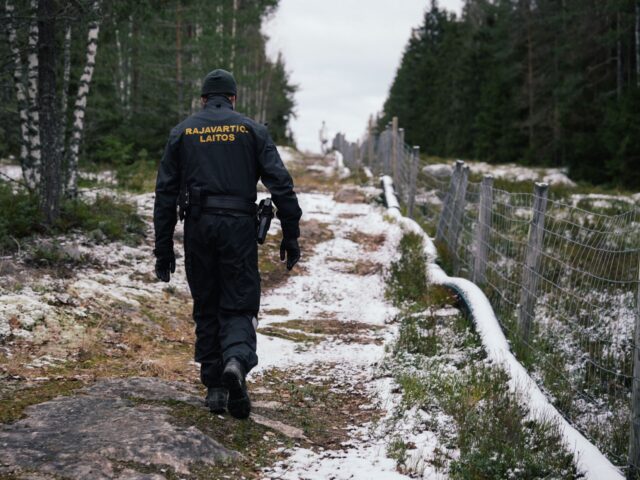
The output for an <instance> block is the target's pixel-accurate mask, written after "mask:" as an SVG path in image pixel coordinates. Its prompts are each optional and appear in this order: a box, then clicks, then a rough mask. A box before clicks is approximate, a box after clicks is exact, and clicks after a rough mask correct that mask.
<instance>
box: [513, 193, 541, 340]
mask: <svg viewBox="0 0 640 480" xmlns="http://www.w3.org/2000/svg"><path fill="white" fill-rule="evenodd" d="M548 194H549V185H548V184H546V183H536V185H535V189H534V200H533V216H532V217H531V224H530V225H529V238H528V240H527V248H526V254H525V264H524V268H523V270H522V290H521V291H520V305H519V308H518V330H519V332H520V338H521V340H523V341H525V342H528V341H529V335H530V334H531V323H532V320H533V314H534V308H535V304H536V296H537V293H538V292H537V290H538V274H539V270H540V259H541V257H542V248H543V244H542V243H543V240H544V216H545V212H546V210H547V196H548Z"/></svg>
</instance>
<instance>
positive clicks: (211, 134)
mask: <svg viewBox="0 0 640 480" xmlns="http://www.w3.org/2000/svg"><path fill="white" fill-rule="evenodd" d="M236 95H237V86H236V81H235V79H234V78H233V76H232V75H231V74H230V73H229V72H227V71H225V70H221V69H218V70H214V71H212V72H210V73H209V74H208V75H207V76H206V77H205V78H204V82H203V84H202V92H201V101H202V104H203V109H202V110H201V111H200V112H197V113H195V114H193V115H191V116H190V117H188V118H187V119H186V120H184V121H183V122H182V123H180V124H178V125H177V126H176V127H174V128H173V129H172V130H171V133H170V135H169V141H168V142H167V145H166V148H165V152H164V156H163V158H162V161H161V163H160V167H159V169H158V177H157V181H156V197H155V205H154V212H153V221H154V227H155V249H154V254H155V256H156V268H155V270H156V276H157V277H158V279H159V280H162V281H164V282H168V281H169V279H170V275H171V273H173V272H174V271H175V254H174V250H173V233H174V228H175V225H176V222H177V218H178V216H180V218H181V219H182V218H184V217H186V220H185V225H184V249H185V269H186V273H187V281H188V283H189V288H190V290H191V295H192V297H193V318H194V321H195V324H196V345H195V361H196V362H199V363H200V378H201V380H202V383H203V384H204V385H205V386H206V387H207V399H206V403H207V405H208V407H209V409H210V410H211V411H212V412H215V413H222V412H224V410H225V407H226V408H227V409H228V411H229V413H230V414H231V415H232V416H234V417H236V418H247V417H248V416H249V414H250V412H251V402H250V400H249V395H248V393H247V387H246V382H245V377H246V375H247V373H248V372H249V371H250V370H251V369H252V368H253V367H255V366H256V365H257V363H258V357H257V355H256V328H257V320H256V319H257V315H258V309H259V306H260V274H259V273H258V247H257V242H256V226H257V225H256V205H255V201H256V184H257V182H258V180H261V181H262V183H263V184H264V185H265V186H266V187H267V189H268V190H269V191H270V193H271V195H272V199H273V203H274V204H275V206H276V207H277V212H278V213H277V215H278V218H279V219H280V223H281V226H282V236H283V238H282V242H281V245H280V258H281V260H283V261H285V260H286V265H287V268H288V269H289V270H291V268H293V266H294V265H295V264H296V262H297V261H298V259H299V258H300V248H299V246H298V237H299V235H300V231H299V227H298V224H299V220H300V217H301V215H302V211H301V210H300V206H299V205H298V199H297V197H296V194H295V192H294V190H293V181H292V179H291V176H290V175H289V172H288V171H287V169H286V168H285V166H284V164H283V162H282V160H281V159H280V156H279V154H278V151H277V149H276V147H275V145H274V143H273V141H272V139H271V137H270V136H269V133H268V132H267V129H266V127H265V126H263V125H260V124H258V123H256V122H254V121H253V120H251V119H249V118H247V117H245V116H243V115H242V114H240V113H238V112H236V111H235V110H234V107H235V101H236ZM176 207H179V208H176ZM176 210H178V213H177V212H176Z"/></svg>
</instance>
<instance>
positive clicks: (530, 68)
mask: <svg viewBox="0 0 640 480" xmlns="http://www.w3.org/2000/svg"><path fill="white" fill-rule="evenodd" d="M525 8H526V16H527V90H528V92H527V103H528V107H529V122H528V123H529V149H530V150H531V151H532V150H533V135H534V130H533V109H534V102H535V96H534V92H533V39H532V35H531V30H532V27H531V2H530V0H527V1H526V2H525Z"/></svg>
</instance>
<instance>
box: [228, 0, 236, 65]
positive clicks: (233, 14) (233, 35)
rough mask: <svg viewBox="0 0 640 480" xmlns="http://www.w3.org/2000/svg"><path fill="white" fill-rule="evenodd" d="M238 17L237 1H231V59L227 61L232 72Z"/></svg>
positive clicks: (234, 59)
mask: <svg viewBox="0 0 640 480" xmlns="http://www.w3.org/2000/svg"><path fill="white" fill-rule="evenodd" d="M237 15H238V0H233V11H232V12H231V40H230V43H231V58H230V59H229V69H230V70H231V71H232V72H233V68H234V65H235V61H236V28H237V21H238V20H237V18H236V17H237Z"/></svg>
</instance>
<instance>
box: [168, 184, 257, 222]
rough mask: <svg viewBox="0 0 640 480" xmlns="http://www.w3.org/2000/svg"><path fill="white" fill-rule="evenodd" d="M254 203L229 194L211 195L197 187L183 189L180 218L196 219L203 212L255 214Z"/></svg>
mask: <svg viewBox="0 0 640 480" xmlns="http://www.w3.org/2000/svg"><path fill="white" fill-rule="evenodd" d="M256 208H257V207H256V204H255V203H253V202H252V201H251V200H247V199H245V198H242V197H235V196H231V195H211V194H207V193H206V192H203V191H202V189H201V188H199V187H193V188H190V189H188V190H186V191H185V193H184V196H183V200H182V202H180V209H179V214H180V220H183V219H184V218H185V217H186V216H189V217H192V218H195V219H198V218H200V215H202V214H203V213H205V214H206V213H217V212H220V211H222V212H229V213H235V214H241V215H247V216H254V215H255V214H256Z"/></svg>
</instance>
